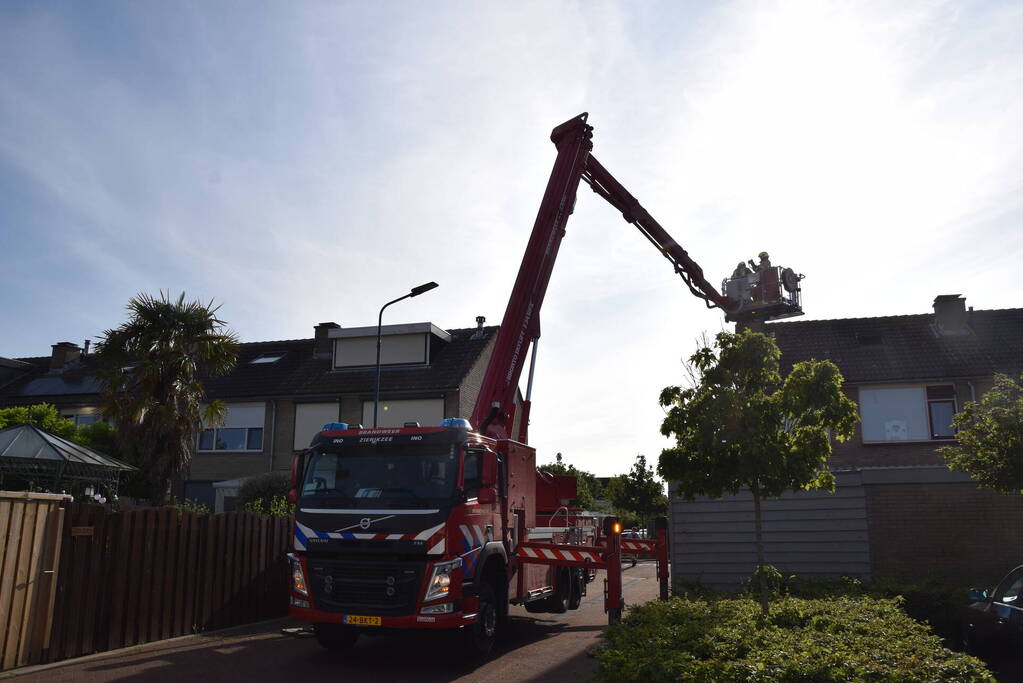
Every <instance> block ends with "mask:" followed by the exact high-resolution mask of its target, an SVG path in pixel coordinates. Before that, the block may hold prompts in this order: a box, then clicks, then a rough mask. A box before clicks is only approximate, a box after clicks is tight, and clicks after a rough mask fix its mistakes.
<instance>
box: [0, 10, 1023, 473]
mask: <svg viewBox="0 0 1023 683" xmlns="http://www.w3.org/2000/svg"><path fill="white" fill-rule="evenodd" d="M1021 35H1023V5H1020V4H1018V3H968V2H947V3H942V2H900V3H890V2H878V3H873V4H872V3H868V2H862V3H827V2H785V3H769V2H759V3H752V2H734V3H709V2H708V3H695V2H691V3H682V2H654V1H649V2H643V3H613V2H585V3H574V2H559V3H553V2H537V3H530V2H522V3H501V4H498V3H490V4H483V3H454V2H437V3H411V2H409V3H400V2H391V3H340V2H329V3H318V2H297V3H296V2H287V3H285V2H280V3H272V2H264V3H242V2H233V3H232V2H216V3H204V2H195V3H187V2H163V3H132V2H90V3H80V2H65V3H61V2H51V3H31V2H25V3H18V2H5V3H2V4H0V237H2V245H3V249H2V250H0V314H2V317H0V319H2V320H4V329H3V331H2V333H0V356H6V357H20V356H33V355H45V354H47V353H48V351H49V347H50V344H52V343H55V342H57V341H64V340H68V341H75V342H79V343H80V342H81V341H82V340H83V339H85V338H93V339H95V338H96V337H97V336H98V335H99V334H100V333H101V332H102V330H104V329H106V328H109V327H113V326H116V325H117V324H118V323H119V322H121V320H122V319H123V315H124V309H123V307H124V304H125V303H126V302H127V300H128V298H129V297H131V296H132V295H133V294H135V293H138V292H156V291H158V290H160V289H164V290H168V289H169V290H171V291H172V292H179V291H182V290H184V291H185V292H187V294H188V295H189V296H190V297H198V298H202V299H207V300H208V299H215V300H216V301H218V302H221V303H222V304H223V308H222V309H221V311H222V315H223V317H224V318H225V319H226V320H227V321H229V323H230V324H231V326H232V328H233V329H235V330H236V331H237V332H238V333H239V334H240V335H241V337H242V338H243V339H244V340H246V341H259V340H268V339H285V338H300V337H308V336H311V333H312V326H313V325H314V324H316V323H317V322H320V321H325V320H335V321H337V322H339V323H341V324H342V325H345V326H362V325H368V324H373V322H374V321H375V317H376V312H377V310H378V309H379V306H380V305H381V304H382V303H383V302H385V301H387V300H389V299H392V298H394V297H396V296H399V295H400V294H401V293H403V292H405V291H407V290H408V288H409V287H411V286H414V285H417V284H419V283H421V282H426V281H429V280H435V281H437V282H439V283H440V284H441V288H440V289H438V290H436V291H434V292H430V293H429V294H428V295H424V296H423V297H419V298H417V299H415V300H413V301H409V302H403V303H402V304H399V305H397V306H395V307H392V308H391V309H389V311H388V316H389V317H391V321H392V322H403V321H422V320H430V321H433V322H435V323H436V324H438V325H440V326H442V327H446V328H453V327H471V326H472V325H473V324H474V319H475V316H477V315H485V316H486V317H487V319H488V322H489V323H491V324H496V323H498V322H499V321H500V319H501V316H502V314H503V311H504V306H505V303H506V300H507V296H508V293H509V290H510V288H511V285H512V282H513V280H514V276H515V272H516V270H517V268H518V263H519V259H520V257H521V253H522V250H523V248H524V246H525V243H526V240H527V239H528V233H529V229H530V227H531V226H532V222H533V218H534V216H535V212H536V209H537V206H538V204H539V201H540V197H541V194H542V192H543V188H544V185H545V183H546V181H547V176H548V174H549V172H550V166H551V163H552V162H553V159H554V147H553V145H551V143H550V142H549V140H548V137H547V136H548V135H549V133H550V129H551V128H552V127H554V126H555V125H556V124H558V123H560V122H562V121H564V120H565V119H568V118H570V117H571V116H574V115H575V114H577V113H579V112H581V111H589V112H590V114H591V118H590V122H591V123H592V124H593V125H594V126H595V136H594V154H595V155H596V156H597V157H598V158H599V159H600V160H601V162H602V163H604V164H605V165H606V166H607V167H608V168H609V169H610V170H611V172H612V173H614V174H615V175H616V176H617V177H618V178H619V179H620V180H621V181H622V182H623V183H624V184H625V185H626V187H628V188H629V189H630V191H631V192H632V193H633V194H634V195H635V196H636V197H637V198H638V199H639V200H640V201H641V202H642V203H643V204H644V205H645V206H646V207H647V208H648V209H649V210H650V211H651V213H652V214H653V215H654V216H655V217H656V218H657V219H658V220H659V221H660V222H661V223H662V224H663V225H664V226H665V228H667V230H668V231H669V232H670V233H671V234H672V235H673V236H674V237H675V238H676V239H677V240H678V241H679V242H680V243H682V244H683V245H684V246H685V247H686V248H687V249H688V250H689V252H690V254H691V255H692V256H693V257H694V258H695V259H696V260H697V261H698V262H699V263H701V265H702V266H703V267H704V270H705V271H706V272H707V274H708V276H709V279H710V280H711V281H715V282H716V281H718V280H719V279H720V278H721V277H723V276H725V275H726V274H727V273H729V272H730V271H731V269H732V268H733V267H734V265H735V263H736V262H737V261H739V260H744V259H747V258H752V257H753V256H754V255H755V254H756V253H757V252H759V251H761V250H765V249H766V250H767V251H769V252H771V254H772V260H773V261H774V262H775V263H780V264H783V265H788V266H792V267H793V268H795V269H796V270H797V271H800V272H803V273H805V274H806V276H807V279H806V280H805V281H804V283H803V284H804V304H805V308H806V312H807V317H808V318H839V317H856V316H873V315H892V314H905V313H923V312H926V311H928V310H929V309H930V304H931V301H932V300H933V298H934V296H935V295H937V294H946V293H961V294H964V295H965V296H966V297H967V303H968V304H969V305H973V306H975V307H976V308H979V309H981V308H983V309H989V308H1011V307H1018V306H1020V305H1021V299H1020V293H1021V289H1023V288H1021V287H1020V286H1019V284H1018V282H1019V275H1018V270H1019V254H1020V251H1021V249H1020V247H1021V246H1023V237H1021V235H1023V231H1021V230H1020V227H1019V226H1020V222H1021V220H1020V219H1021V215H1023V207H1021V197H1023V193H1021V192H1020V190H1021V186H1023V163H1021V155H1023V133H1021V131H1023V99H1021V98H1020V96H1019V93H1020V92H1023V40H1020V36H1021ZM541 317H542V325H543V338H542V340H541V343H540V356H539V361H538V365H537V380H536V386H535V390H534V399H535V402H534V410H533V420H532V441H533V443H534V445H536V446H537V447H538V452H539V455H540V458H541V460H549V459H552V458H553V454H554V453H555V452H557V451H561V452H563V453H565V456H566V458H568V460H569V462H573V463H576V464H578V465H580V466H583V467H585V468H587V469H591V470H593V471H595V472H597V473H599V474H611V473H615V472H620V471H624V470H626V469H628V467H629V465H630V464H631V462H632V459H633V458H634V456H635V455H636V454H637V453H644V454H646V455H647V456H648V457H649V458H651V459H656V456H657V454H658V453H659V451H660V449H661V448H662V447H663V446H664V445H665V441H664V440H663V439H662V438H661V437H660V435H659V434H658V432H657V430H658V426H659V424H660V419H661V417H662V413H661V411H660V409H659V408H658V406H657V404H656V398H657V394H658V392H659V390H660V389H661V388H662V387H663V386H665V385H667V384H670V383H675V382H677V381H679V380H680V378H681V365H680V362H679V361H680V359H681V358H683V357H687V356H688V355H690V354H691V352H692V351H693V349H694V348H695V340H696V338H697V337H698V336H699V335H700V334H701V333H702V332H704V331H708V332H710V333H713V332H716V331H717V330H719V329H722V327H723V319H722V316H721V315H720V314H719V313H717V312H715V311H708V310H707V309H705V308H704V307H703V305H702V303H700V302H699V301H697V300H696V299H693V298H692V297H691V296H690V295H689V294H688V293H687V292H686V290H685V288H684V287H683V286H682V284H681V282H680V281H679V280H678V278H677V277H676V276H675V275H674V274H673V273H672V272H671V270H670V268H669V267H668V266H667V264H666V263H665V262H664V260H663V259H662V258H661V257H660V256H659V255H658V254H657V253H656V252H655V251H654V250H653V249H651V248H650V246H649V245H648V244H647V243H646V242H645V240H643V239H642V238H641V237H640V236H639V235H638V234H636V233H635V230H634V229H633V228H631V227H630V226H628V225H627V224H626V223H624V222H623V221H622V220H621V219H620V217H619V216H618V215H617V214H616V213H615V211H614V210H613V209H611V208H610V207H609V206H607V205H604V203H603V202H602V201H601V200H599V199H597V198H596V197H595V196H593V195H592V194H591V193H590V192H589V191H588V190H587V189H586V188H585V187H584V188H583V189H582V191H581V192H580V195H579V201H578V204H577V209H576V212H575V215H574V216H573V218H572V219H571V221H570V222H569V225H568V235H567V236H566V238H565V241H564V243H563V245H562V249H561V256H560V258H559V263H558V265H557V267H556V269H555V272H554V275H553V278H552V281H551V285H550V289H549V292H548V297H547V303H546V304H545V307H544V309H543V312H542V314H541Z"/></svg>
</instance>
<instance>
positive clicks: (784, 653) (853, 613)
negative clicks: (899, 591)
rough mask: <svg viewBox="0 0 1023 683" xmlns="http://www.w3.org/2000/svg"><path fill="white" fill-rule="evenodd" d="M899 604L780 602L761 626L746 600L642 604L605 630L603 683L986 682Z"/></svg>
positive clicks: (978, 667)
mask: <svg viewBox="0 0 1023 683" xmlns="http://www.w3.org/2000/svg"><path fill="white" fill-rule="evenodd" d="M900 603H901V600H900V599H897V598H896V599H883V598H874V597H870V596H855V597H852V596H841V597H836V598H826V599H815V600H814V599H811V600H808V599H802V598H794V597H785V598H781V599H778V600H776V601H774V602H772V604H771V614H770V616H769V617H768V618H767V619H766V621H765V620H764V619H763V617H761V614H760V607H759V605H758V604H757V602H756V601H754V600H751V599H749V598H721V599H709V600H707V599H700V598H698V599H694V600H686V599H681V598H673V599H672V600H670V601H667V602H649V603H646V604H644V605H639V606H637V607H633V608H631V609H630V610H629V612H628V613H627V615H626V616H625V618H624V619H623V621H622V623H621V624H619V625H616V626H612V627H609V628H608V629H607V631H606V632H605V643H604V646H603V647H602V648H600V649H599V650H598V652H597V661H598V672H597V675H598V679H599V680H602V681H644V682H645V683H654V682H657V681H692V682H694V683H695V682H697V681H699V682H701V683H702V682H704V681H720V682H739V681H751V682H752V681H758V682H761V681H764V682H766V681H786V682H793V683H795V682H798V681H814V682H825V681H905V682H914V681H920V682H921V683H922V682H925V681H926V682H931V681H957V682H958V681H965V682H971V681H993V680H994V679H993V678H992V677H991V674H990V673H989V672H988V670H987V669H986V668H985V667H984V665H983V663H981V662H980V661H979V660H977V659H975V658H973V657H970V656H968V655H964V654H960V653H956V652H951V651H949V650H947V649H945V648H944V647H942V644H941V641H940V639H939V638H938V637H937V636H934V635H932V634H931V633H930V632H929V631H928V629H927V627H926V626H924V625H922V624H920V623H918V622H916V621H914V620H913V619H911V618H909V617H908V616H907V615H906V614H905V613H904V612H903V610H902V608H901V606H900Z"/></svg>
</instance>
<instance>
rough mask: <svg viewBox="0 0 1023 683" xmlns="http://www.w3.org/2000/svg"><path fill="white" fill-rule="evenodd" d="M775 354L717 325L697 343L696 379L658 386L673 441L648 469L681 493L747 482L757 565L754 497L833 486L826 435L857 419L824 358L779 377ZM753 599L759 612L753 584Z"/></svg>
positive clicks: (844, 432)
mask: <svg viewBox="0 0 1023 683" xmlns="http://www.w3.org/2000/svg"><path fill="white" fill-rule="evenodd" d="M780 356H781V352H780V351H779V350H778V346H777V345H776V344H775V342H774V339H773V337H769V336H767V335H765V334H761V333H759V332H750V331H749V330H745V331H743V332H741V333H738V334H731V333H728V332H721V333H719V334H718V335H717V337H716V341H715V343H714V346H713V348H712V347H709V346H704V347H702V348H700V349H698V350H697V351H696V353H695V354H693V356H692V358H690V363H691V365H692V368H693V370H694V371H695V376H696V378H697V382H696V385H695V386H693V387H690V388H686V389H683V388H682V387H678V386H670V387H666V388H665V389H664V390H663V391H662V392H661V397H660V402H661V405H662V406H663V407H665V408H668V411H667V416H666V417H665V418H664V422H663V423H662V425H661V433H662V434H664V435H665V436H668V437H673V438H674V439H675V442H676V445H675V447H674V448H667V449H665V450H664V451H663V452H662V453H661V457H660V461H659V464H658V468H657V470H658V473H659V474H660V475H661V476H662V477H664V478H665V479H666V480H668V481H674V482H677V490H678V492H679V495H681V496H683V497H684V498H686V499H687V500H693V498H695V497H696V496H708V497H711V498H719V497H721V496H722V495H724V494H725V493H737V492H738V491H739V490H740V489H743V488H748V489H749V490H750V492H751V493H752V494H753V511H754V522H755V535H756V551H757V568H758V569H760V568H762V567H764V564H765V563H764V545H763V526H762V518H761V510H760V503H761V500H762V499H763V498H774V497H778V496H780V495H781V494H782V493H783V492H784V491H785V490H787V489H825V490H834V485H835V483H834V481H835V480H834V477H833V476H832V475H831V473H830V472H828V470H827V469H826V466H825V464H826V462H827V459H828V456H829V455H830V454H831V433H833V434H834V436H835V438H837V439H838V440H840V441H844V440H845V439H848V438H849V437H851V436H852V434H853V430H854V428H855V425H856V420H857V419H858V418H857V412H856V405H855V404H854V403H853V402H852V401H850V400H849V399H848V398H847V397H846V396H845V394H843V393H842V375H841V373H840V372H839V370H838V368H837V367H836V366H835V365H834V364H833V363H831V362H830V361H805V362H802V363H798V364H796V365H795V367H793V368H792V372H790V373H789V375H788V376H787V377H786V378H785V381H784V382H782V379H781V375H780V374H779V368H778V359H779V358H780ZM761 573H762V572H761ZM760 603H761V609H762V610H763V613H764V614H765V615H766V614H767V611H768V604H767V586H766V584H765V583H763V582H761V590H760Z"/></svg>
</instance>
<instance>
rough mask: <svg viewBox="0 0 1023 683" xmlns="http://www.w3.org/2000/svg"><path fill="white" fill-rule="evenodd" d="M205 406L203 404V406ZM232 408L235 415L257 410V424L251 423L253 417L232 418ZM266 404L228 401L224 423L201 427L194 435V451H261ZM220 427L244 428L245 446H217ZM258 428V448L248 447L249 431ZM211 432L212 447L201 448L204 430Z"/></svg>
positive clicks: (264, 443)
mask: <svg viewBox="0 0 1023 683" xmlns="http://www.w3.org/2000/svg"><path fill="white" fill-rule="evenodd" d="M203 408H205V406H203ZM232 408H233V409H234V410H235V415H236V416H237V415H238V414H242V415H244V414H245V413H247V412H248V413H253V414H255V413H256V411H257V410H258V413H259V415H260V416H261V417H260V420H259V424H253V422H255V419H254V418H244V419H239V418H237V417H235V419H232V417H233V416H232V414H231V412H232ZM265 420H266V404H265V403H262V402H259V403H228V404H227V414H226V416H225V421H224V424H222V425H217V426H215V427H201V428H200V429H199V432H198V434H196V437H195V452H196V453H262V452H263V449H264V448H265V446H266V442H265V438H266V430H265V428H264V427H265V424H264V422H265ZM222 429H244V430H245V448H217V447H216V445H217V436H218V433H219V432H220V430H222ZM256 429H258V430H259V431H260V437H259V448H249V447H248V445H249V438H250V433H251V432H252V431H253V430H256ZM207 431H211V432H213V448H202V435H203V433H204V432H207Z"/></svg>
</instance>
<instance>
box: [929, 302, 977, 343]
mask: <svg viewBox="0 0 1023 683" xmlns="http://www.w3.org/2000/svg"><path fill="white" fill-rule="evenodd" d="M967 320H968V317H967V313H966V299H963V298H961V295H959V294H940V295H938V296H936V297H934V331H935V332H937V333H938V335H957V334H969V328H968V327H967V326H966V322H967Z"/></svg>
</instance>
